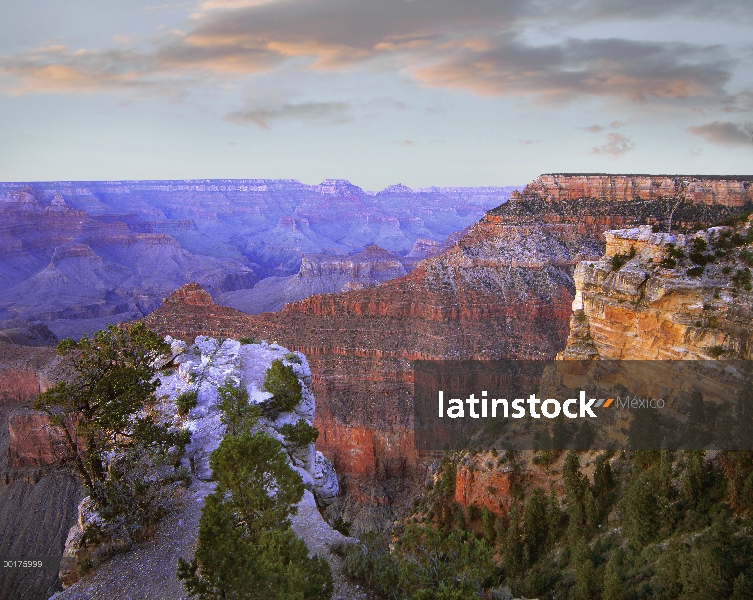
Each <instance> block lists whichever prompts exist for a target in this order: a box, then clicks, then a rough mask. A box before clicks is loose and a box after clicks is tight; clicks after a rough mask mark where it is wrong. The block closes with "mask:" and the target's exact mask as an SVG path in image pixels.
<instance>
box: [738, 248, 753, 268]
mask: <svg viewBox="0 0 753 600" xmlns="http://www.w3.org/2000/svg"><path fill="white" fill-rule="evenodd" d="M740 258H741V259H742V261H743V262H744V263H745V264H746V265H748V266H749V267H753V252H751V251H750V250H746V249H745V248H743V249H742V250H740Z"/></svg>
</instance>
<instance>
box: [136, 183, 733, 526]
mask: <svg viewBox="0 0 753 600" xmlns="http://www.w3.org/2000/svg"><path fill="white" fill-rule="evenodd" d="M559 181H560V184H563V180H559ZM571 183H572V186H573V189H574V190H575V191H573V194H572V195H576V194H580V193H581V192H580V191H577V190H578V187H577V186H578V179H577V178H573V180H572V182H571ZM586 191H587V192H588V193H596V192H595V191H594V190H590V189H589V190H586ZM673 193H674V192H673ZM660 196H661V198H660V199H657V200H654V199H650V200H644V199H641V198H637V199H635V198H633V197H627V196H622V197H607V198H604V197H587V198H578V199H567V198H562V199H554V198H551V197H546V198H545V197H542V196H541V195H540V194H539V193H538V192H536V185H534V184H532V185H531V186H529V187H528V188H526V190H524V192H523V193H522V194H513V196H512V197H511V199H510V201H508V202H507V203H506V204H504V205H502V206H500V207H498V208H497V209H494V210H492V211H490V213H488V214H487V215H486V216H485V217H484V218H483V219H481V221H479V222H478V223H477V224H475V225H473V226H472V227H470V228H469V229H468V230H467V232H466V233H465V235H464V236H463V237H462V238H461V239H460V240H458V241H457V243H456V244H454V245H453V246H452V247H450V248H449V249H447V250H446V251H445V252H444V253H442V254H440V255H438V256H435V257H432V258H429V259H426V260H424V261H422V262H421V263H419V265H418V266H417V267H416V269H415V270H414V271H412V272H411V273H410V274H408V275H406V276H404V277H402V278H399V279H395V280H392V281H389V282H387V283H384V284H382V285H379V286H376V287H373V288H369V289H363V290H358V291H353V292H350V293H345V294H329V295H317V296H312V297H310V298H307V299H305V300H302V301H300V302H295V303H291V304H288V305H287V306H286V307H285V308H284V309H283V310H282V311H280V312H278V313H274V314H263V315H256V316H253V317H245V316H243V315H242V314H240V313H233V312H228V311H227V309H221V308H219V307H215V306H214V305H212V304H210V303H209V299H208V298H207V299H206V300H207V304H206V305H205V306H203V307H198V306H190V307H189V306H184V305H182V304H181V303H180V302H178V301H177V299H176V298H171V299H169V300H168V301H167V302H166V303H165V304H163V306H162V307H161V308H160V309H158V310H157V311H156V312H155V313H153V314H152V315H150V316H149V317H148V318H147V323H148V324H149V325H150V326H152V327H155V328H157V329H158V330H159V331H161V332H164V333H170V334H171V335H177V336H180V337H191V336H193V335H196V334H198V333H201V332H204V333H210V332H211V333H212V334H214V335H250V336H252V337H254V338H263V339H267V340H276V341H279V342H280V343H283V344H285V345H286V346H288V347H290V348H294V349H296V350H300V351H302V352H304V353H305V354H306V355H307V356H308V357H309V360H310V363H311V366H312V372H313V374H314V375H313V377H314V380H313V386H314V390H315V392H316V395H317V398H319V403H320V405H319V411H318V415H317V423H316V424H317V427H319V429H320V430H321V432H322V435H321V437H320V446H321V448H322V450H323V451H324V452H325V454H327V455H328V456H329V457H330V458H331V459H332V460H333V463H334V464H335V466H336V468H337V470H338V472H339V473H340V474H341V476H343V477H344V483H345V489H346V491H347V494H348V498H349V499H352V500H357V501H359V502H365V503H367V504H370V505H372V506H379V505H390V504H392V503H394V502H396V501H398V502H399V501H400V498H399V496H400V493H401V492H400V490H402V489H403V488H402V487H401V486H397V487H395V482H396V481H398V480H400V479H403V478H404V479H406V480H409V481H415V480H420V479H421V472H422V471H421V466H420V463H421V461H420V460H419V457H418V456H417V455H416V453H415V451H414V450H413V433H412V416H413V415H412V368H411V363H410V361H411V360H414V359H419V358H421V359H437V360H441V359H493V358H553V357H554V356H555V354H556V353H557V352H558V351H560V350H561V349H562V348H563V347H564V346H565V342H566V338H567V332H568V324H569V318H570V313H571V303H572V299H573V295H574V292H575V288H574V281H573V278H572V273H573V269H574V267H575V265H576V264H577V263H578V262H579V261H581V260H585V259H592V260H593V259H596V258H598V257H600V256H601V254H602V253H603V251H604V238H603V235H602V234H603V232H604V231H605V230H608V229H613V228H616V227H627V226H631V225H635V224H640V223H646V222H648V223H652V224H655V225H657V226H659V227H662V226H665V225H668V224H669V223H670V221H672V220H674V221H673V222H674V224H675V225H678V224H682V225H685V224H690V223H695V222H699V221H700V222H710V221H712V220H714V219H718V218H722V217H725V216H729V215H731V214H736V213H739V212H740V210H741V209H740V208H739V207H734V206H733V207H730V206H726V205H723V204H716V205H709V204H705V203H701V204H691V203H684V202H678V200H677V199H676V198H675V197H670V196H668V195H660ZM212 315H214V316H212ZM345 513H346V516H347V517H349V518H354V519H356V520H357V519H358V517H357V515H356V507H355V505H353V506H350V507H347V506H346V507H345ZM361 524H362V525H364V526H368V525H371V526H373V525H374V524H375V523H373V522H371V523H366V522H363V523H361Z"/></svg>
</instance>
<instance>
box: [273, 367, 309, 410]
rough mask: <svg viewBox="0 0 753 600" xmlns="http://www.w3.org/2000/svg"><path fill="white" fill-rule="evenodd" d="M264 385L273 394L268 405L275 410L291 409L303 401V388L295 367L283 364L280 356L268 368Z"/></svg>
mask: <svg viewBox="0 0 753 600" xmlns="http://www.w3.org/2000/svg"><path fill="white" fill-rule="evenodd" d="M264 387H265V388H266V390H267V391H268V392H271V393H272V395H273V398H272V400H271V401H270V402H269V403H268V406H269V408H270V409H272V410H274V411H277V412H288V411H291V410H293V408H295V406H296V405H297V404H298V403H299V402H300V401H301V398H302V392H303V389H302V388H301V384H300V382H299V381H298V377H296V375H295V372H294V371H293V367H290V366H288V365H285V364H283V362H282V361H281V360H280V359H279V358H278V359H277V360H274V361H272V365H271V366H270V367H269V369H268V370H267V374H266V376H265V377H264Z"/></svg>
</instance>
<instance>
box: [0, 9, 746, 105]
mask: <svg viewBox="0 0 753 600" xmlns="http://www.w3.org/2000/svg"><path fill="white" fill-rule="evenodd" d="M704 4H706V5H708V2H702V0H691V1H689V2H686V1H685V0H683V1H680V0H655V1H651V2H649V0H633V1H631V2H628V1H627V0H610V1H608V2H604V3H601V2H597V1H596V0H580V1H579V2H574V3H563V2H555V1H554V0H535V1H534V0H528V1H527V2H521V1H519V0H464V1H463V2H458V1H457V0H380V1H379V2H375V1H373V0H317V1H316V2H313V1H310V0H204V1H203V2H201V3H200V4H199V6H198V8H197V12H196V13H195V14H194V15H193V19H192V21H191V29H190V31H188V32H186V33H180V32H177V33H173V34H171V35H164V36H163V37H162V38H161V39H158V40H156V46H155V47H154V48H149V49H145V50H143V51H141V52H137V51H136V50H133V49H131V50H126V49H123V50H112V49H99V50H96V49H90V50H87V51H86V56H85V57H83V58H82V57H79V56H77V55H76V54H75V53H74V52H72V51H70V50H66V51H65V52H58V53H53V52H46V53H44V52H43V53H39V52H35V51H29V52H26V53H22V54H18V55H14V56H0V76H3V75H4V77H3V80H4V83H2V86H3V87H2V89H5V90H8V89H12V90H13V92H14V93H19V94H20V93H40V92H47V93H70V92H72V91H73V92H81V93H94V92H101V91H113V90H115V91H120V90H123V89H131V90H136V91H141V90H142V89H149V90H159V89H161V88H160V87H159V84H160V82H162V83H163V84H164V89H165V90H168V92H166V93H175V92H174V91H173V90H174V88H176V87H180V86H181V85H182V86H183V87H184V88H188V87H189V86H193V85H202V83H200V82H203V84H204V85H211V84H212V83H213V82H214V81H215V80H223V81H227V80H231V81H247V80H248V79H249V78H250V77H253V76H255V75H258V74H262V73H267V72H270V71H274V70H276V69H280V68H282V67H284V66H285V65H287V64H291V63H294V64H295V65H296V66H297V67H298V68H307V69H312V70H330V71H346V70H351V69H356V68H361V67H368V68H372V67H373V66H375V65H376V66H378V67H379V68H380V69H383V70H392V71H393V72H399V73H401V74H403V75H407V76H408V77H412V78H413V79H414V80H415V81H417V82H418V83H420V84H422V85H424V86H427V87H435V88H443V89H457V90H463V91H466V92H470V93H473V94H478V95H483V96H506V97H529V98H531V99H533V100H535V101H538V102H544V103H563V102H570V101H573V100H575V99H578V98H592V97H614V98H628V99H630V100H634V101H638V102H647V101H650V100H652V99H655V98H662V99H667V98H669V99H678V98H689V97H691V98H701V99H709V100H729V97H728V95H727V94H726V92H725V90H724V86H725V84H726V83H727V82H728V81H729V80H730V78H731V76H732V70H733V68H734V67H735V62H734V61H733V60H732V59H731V58H729V57H728V56H727V54H726V52H725V49H724V48H723V47H719V46H700V45H697V44H678V43H661V42H649V41H635V40H632V41H631V40H626V39H618V38H611V39H589V40H583V39H567V40H565V41H562V42H557V43H550V44H540V45H536V44H532V43H530V42H526V41H524V38H523V37H522V34H520V32H521V31H522V30H524V29H525V27H527V26H530V25H531V24H539V23H547V24H550V25H551V24H557V23H564V22H584V21H587V20H598V19H611V20H613V19H614V18H616V17H615V16H618V17H619V18H625V17H628V16H629V17H631V18H655V17H656V16H657V15H661V14H666V15H672V16H675V15H677V14H682V13H687V14H690V13H693V11H695V13H693V14H696V13H697V14H700V11H701V7H702V5H704ZM603 5H609V6H610V7H611V9H610V10H611V13H610V14H612V16H609V15H607V13H605V12H604V9H603ZM173 6H181V4H167V5H163V6H155V7H152V8H155V9H162V8H169V7H173ZM195 6H196V5H194V7H195ZM751 6H753V5H751V3H749V2H747V0H746V1H743V0H739V1H737V0H720V1H719V3H715V4H714V7H712V8H709V7H708V6H706V9H707V11H706V12H707V13H708V14H710V15H711V14H713V15H717V14H718V15H721V16H720V18H722V17H723V16H724V15H725V14H727V15H731V14H737V15H738V16H737V17H736V18H737V19H738V20H740V19H742V18H743V17H742V16H740V15H743V16H744V14H749V15H753V8H751ZM688 11H690V12H688ZM725 11H726V12H725ZM746 11H747V12H746ZM704 18H706V17H704ZM708 18H711V17H708ZM730 102H731V101H730ZM738 105H740V103H739V102H738V103H737V104H734V103H730V107H732V106H738Z"/></svg>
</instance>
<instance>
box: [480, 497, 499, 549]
mask: <svg viewBox="0 0 753 600" xmlns="http://www.w3.org/2000/svg"><path fill="white" fill-rule="evenodd" d="M481 526H482V529H483V532H484V539H485V540H486V541H487V542H488V543H489V544H492V545H493V544H494V542H495V540H496V539H497V530H496V518H495V516H494V513H492V511H490V510H489V509H488V508H487V507H486V506H485V507H484V508H483V509H481Z"/></svg>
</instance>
